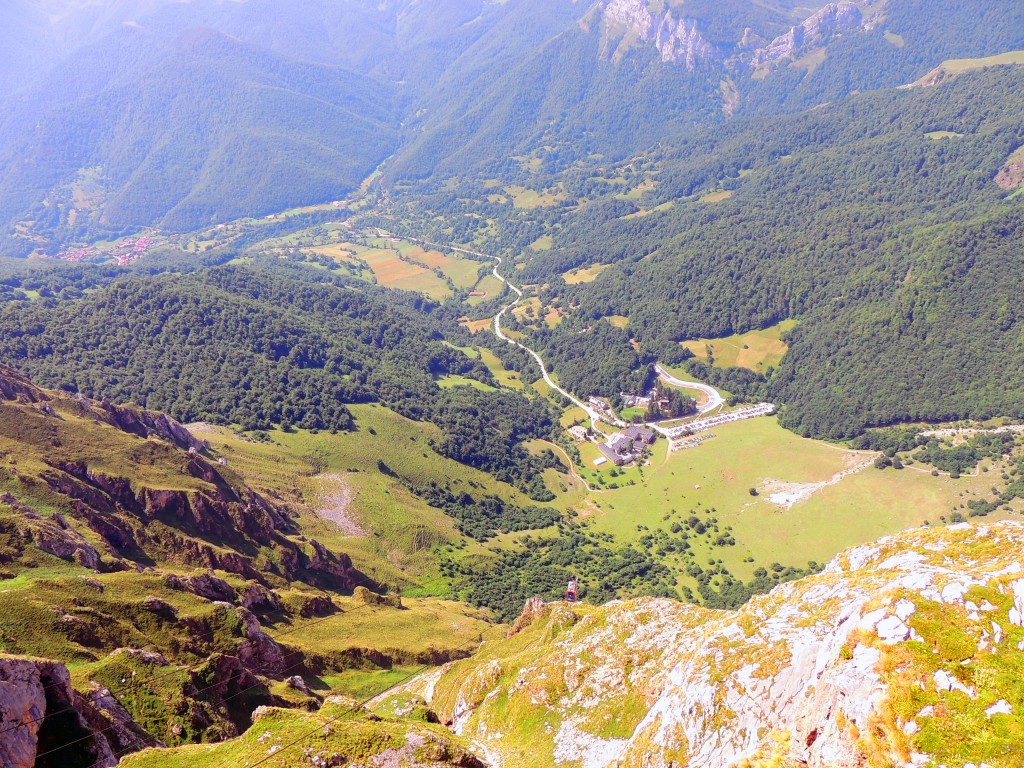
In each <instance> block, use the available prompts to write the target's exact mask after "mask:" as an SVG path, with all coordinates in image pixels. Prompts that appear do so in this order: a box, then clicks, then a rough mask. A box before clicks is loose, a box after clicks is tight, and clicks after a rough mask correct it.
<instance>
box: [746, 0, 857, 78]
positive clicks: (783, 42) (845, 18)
mask: <svg viewBox="0 0 1024 768" xmlns="http://www.w3.org/2000/svg"><path fill="white" fill-rule="evenodd" d="M863 21H864V14H863V13H862V12H861V9H860V8H859V7H858V6H856V5H854V4H853V3H838V4H837V3H829V4H828V5H826V6H825V7H824V8H822V9H821V10H820V11H818V12H817V13H815V14H813V15H812V16H809V17H808V18H806V19H804V21H802V22H801V23H800V24H797V25H796V26H795V27H793V28H792V29H791V30H789V32H787V33H786V34H784V35H780V36H779V37H776V38H775V39H774V40H772V41H771V42H770V43H769V44H768V45H766V46H764V47H763V48H759V49H757V50H755V51H754V53H753V55H752V56H751V64H752V65H753V66H755V67H759V66H763V65H765V64H771V63H773V62H776V61H781V60H782V59H786V58H791V57H793V56H795V55H797V54H798V53H799V52H800V51H802V50H804V49H808V48H811V47H820V46H822V45H826V44H827V43H828V42H829V41H830V40H832V38H834V37H836V36H837V35H840V34H842V33H843V32H847V31H849V30H852V29H856V28H857V27H859V26H860V25H861V23H862V22H863Z"/></svg>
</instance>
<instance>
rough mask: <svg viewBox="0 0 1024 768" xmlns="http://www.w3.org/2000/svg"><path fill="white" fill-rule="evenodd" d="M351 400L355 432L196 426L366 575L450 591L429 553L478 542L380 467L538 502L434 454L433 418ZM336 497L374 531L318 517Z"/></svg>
mask: <svg viewBox="0 0 1024 768" xmlns="http://www.w3.org/2000/svg"><path fill="white" fill-rule="evenodd" d="M483 354H489V353H487V352H486V351H483ZM350 407H351V410H352V413H353V415H354V416H355V419H356V422H357V424H358V427H359V429H358V431H357V432H350V433H341V434H337V435H331V434H327V433H321V434H317V435H314V434H310V433H308V432H293V433H283V432H280V431H275V432H273V433H272V435H271V437H272V440H273V442H272V443H257V442H253V441H251V440H248V439H246V438H242V437H239V436H238V435H236V434H234V433H233V432H231V431H230V430H228V429H224V428H212V427H208V426H204V427H202V428H194V431H196V432H197V433H198V434H200V435H201V436H202V437H203V438H204V439H207V440H210V442H211V443H212V444H213V445H214V446H215V447H216V448H217V449H218V450H220V451H221V452H222V453H224V455H226V456H228V457H229V461H230V465H231V466H232V467H233V468H235V470H236V471H237V472H239V474H240V475H242V476H243V477H245V478H246V480H247V482H249V483H251V484H252V485H253V486H254V487H255V488H257V489H261V490H264V491H266V492H267V493H268V495H270V496H271V497H280V498H281V499H282V500H284V501H286V502H289V503H291V504H293V505H294V508H295V509H296V511H297V512H298V514H299V516H300V517H299V522H300V525H301V526H302V529H303V530H304V531H305V532H307V533H308V534H309V535H312V536H315V537H316V538H317V539H318V540H320V541H323V542H324V543H325V544H327V545H328V546H329V547H331V548H334V549H337V550H338V551H343V552H346V553H348V554H349V555H350V556H351V557H352V559H353V561H354V562H355V563H356V565H357V567H359V568H360V569H361V570H363V571H364V572H365V573H368V574H370V575H371V576H373V577H374V578H376V579H378V580H381V581H384V582H388V583H392V584H395V585H396V586H399V587H401V588H402V589H403V591H404V592H405V593H406V594H413V595H417V594H419V595H439V594H440V595H443V594H446V593H447V584H446V582H444V580H443V579H441V578H440V576H439V575H438V572H437V564H436V560H435V555H434V551H433V550H434V549H435V548H436V547H456V548H462V549H464V550H465V552H466V554H467V555H481V554H485V552H484V550H483V547H481V546H480V545H479V544H476V543H474V542H471V541H469V540H467V539H465V538H464V537H463V536H461V534H459V532H458V531H457V530H456V529H455V526H454V524H453V522H452V520H451V519H450V518H448V517H447V516H445V515H444V513H442V512H441V511H440V510H437V509H434V508H432V507H429V506H427V505H426V504H425V503H424V502H423V501H422V500H420V499H419V498H417V497H415V496H413V495H412V494H410V493H409V492H408V491H407V490H406V489H405V488H404V487H403V486H402V485H401V483H400V482H399V481H398V480H397V479H396V478H394V477H391V476H389V475H387V474H385V473H384V472H382V471H381V470H382V466H381V464H383V465H384V466H383V468H384V469H386V470H388V471H391V472H393V473H394V474H396V475H399V476H401V477H402V478H406V479H407V480H409V481H411V482H413V483H414V484H416V485H426V484H428V483H430V482H431V481H434V482H438V483H444V482H446V481H450V482H451V485H452V486H453V488H455V489H461V490H466V491H468V492H471V493H473V494H474V495H480V494H489V493H493V494H496V495H498V496H501V497H502V498H504V499H506V500H508V501H511V502H513V503H515V504H519V505H523V506H526V505H530V504H534V503H536V502H533V501H531V500H530V499H528V498H527V497H526V496H524V495H523V494H522V493H521V492H520V491H518V490H516V489H515V488H513V487H512V486H509V485H507V484H504V483H499V482H498V481H496V480H495V479H494V478H493V477H491V476H490V475H488V474H487V473H485V472H481V471H480V470H477V469H473V468H471V467H467V466H465V465H463V464H459V463H458V462H456V461H452V460H451V459H446V458H444V457H442V456H439V455H438V454H436V453H435V452H434V451H433V450H432V449H431V448H430V446H429V445H428V441H429V440H430V439H432V438H433V439H437V438H438V437H440V433H439V432H438V430H437V429H436V428H435V427H434V426H433V425H430V424H425V423H422V422H414V421H410V420H409V419H406V418H404V417H402V416H399V415H397V414H395V413H394V412H393V411H390V410H388V409H386V408H383V407H381V406H377V405H355V406H350ZM549 474H550V475H551V477H550V479H549V485H551V486H553V487H552V490H553V491H554V492H555V493H556V494H559V496H560V498H559V499H557V500H556V501H555V502H553V503H554V504H555V505H556V506H558V507H559V508H562V509H564V508H566V506H568V504H569V503H571V502H572V500H573V496H572V495H571V494H570V495H566V494H563V493H562V492H561V490H560V487H559V485H558V484H557V481H556V480H555V477H556V475H555V473H554V471H551V472H550V473H549ZM562 477H563V478H564V476H562ZM563 482H565V481H564V480H563ZM338 496H342V497H344V498H345V499H347V503H344V504H343V506H345V507H346V515H347V516H348V517H349V518H350V519H351V520H352V521H353V522H354V523H355V524H356V525H358V526H360V527H362V528H363V529H364V531H367V532H370V535H354V536H353V535H349V534H347V533H346V532H345V531H342V530H339V529H338V527H337V526H335V525H334V524H333V523H331V522H329V521H326V520H323V519H322V518H321V517H320V516H318V515H317V513H316V510H318V509H321V510H322V509H323V508H325V507H331V506H335V507H336V506H337V502H336V501H335V502H332V501H331V500H330V499H331V498H335V499H337V497H338Z"/></svg>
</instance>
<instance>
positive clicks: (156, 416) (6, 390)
mask: <svg viewBox="0 0 1024 768" xmlns="http://www.w3.org/2000/svg"><path fill="white" fill-rule="evenodd" d="M0 399H3V400H7V401H10V402H17V403H34V404H39V405H40V409H41V410H42V411H43V412H44V413H46V414H47V415H49V416H57V412H56V410H55V409H54V407H53V404H55V403H56V402H58V401H60V400H63V401H66V402H68V403H72V402H73V403H74V405H75V410H76V411H77V412H78V413H79V414H80V415H87V416H90V417H92V418H94V419H96V420H97V421H101V422H104V423H107V424H110V425H111V426H114V427H117V428H118V429H120V430H122V431H124V432H129V433H131V434H133V435H138V436H139V437H156V438H160V439H162V440H165V441H167V442H169V443H173V444H174V445H176V446H178V447H179V448H183V449H185V450H189V449H195V450H196V451H197V452H201V451H206V450H209V447H210V446H209V443H206V442H205V441H202V440H198V439H197V438H196V437H195V436H194V435H192V433H191V432H189V431H188V430H187V429H186V428H185V427H184V426H182V425H181V424H179V423H178V422H177V421H175V420H174V419H172V418H171V417H170V416H167V415H165V414H162V413H157V412H155V411H148V410H146V409H145V408H135V407H130V406H122V405H114V404H112V403H110V402H108V401H106V400H103V401H97V400H91V399H89V398H87V397H83V396H80V395H79V396H75V397H72V396H70V395H64V394H61V393H57V392H48V391H47V390H45V389H42V388H40V387H37V386H36V385H35V384H33V383H32V382H31V381H29V379H28V378H26V377H25V376H24V375H22V374H21V373H20V372H18V371H16V370H15V369H13V368H10V367H8V366H5V365H0Z"/></svg>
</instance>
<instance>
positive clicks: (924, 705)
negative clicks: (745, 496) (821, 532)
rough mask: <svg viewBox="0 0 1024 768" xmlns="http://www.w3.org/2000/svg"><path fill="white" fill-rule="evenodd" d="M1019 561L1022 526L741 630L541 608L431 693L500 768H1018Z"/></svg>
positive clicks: (874, 564)
mask: <svg viewBox="0 0 1024 768" xmlns="http://www.w3.org/2000/svg"><path fill="white" fill-rule="evenodd" d="M1022 555H1024V524H1021V523H1019V522H1002V523H996V524H990V525H985V526H978V527H972V526H969V525H966V524H963V525H959V526H951V527H949V528H946V529H935V530H932V529H924V530H916V531H910V532H906V533H903V534H900V535H899V536H895V537H891V538H889V539H885V540H882V541H880V542H878V543H877V544H874V545H871V546H864V547H858V548H856V549H853V550H850V551H849V552H846V553H844V554H842V555H840V556H838V557H837V558H835V559H834V560H833V561H832V563H831V564H830V565H829V566H828V567H827V568H826V569H825V570H824V571H823V572H822V573H820V574H817V575H815V576H812V577H808V578H806V579H803V580H801V581H799V582H792V583H788V584H784V585H781V586H779V587H777V588H776V589H774V590H773V591H772V592H771V593H769V594H768V595H764V596H759V597H755V598H754V599H753V600H751V602H750V603H749V604H748V605H746V606H745V607H744V608H742V609H741V610H739V611H736V612H720V611H710V610H707V609H703V608H700V607H696V606H691V605H685V604H681V603H677V602H674V601H671V600H663V599H643V600H637V601H629V602H615V603H610V604H608V605H606V606H603V607H601V608H596V609H595V608H589V607H585V606H578V605H576V606H570V605H567V604H564V603H555V604H549V605H548V606H546V607H545V608H544V609H543V610H540V611H539V610H538V608H537V606H536V605H534V606H532V610H531V615H532V618H527V619H526V620H525V622H524V623H523V624H520V625H519V626H518V627H517V630H518V631H517V632H516V634H514V635H512V636H510V637H509V638H507V639H506V640H504V641H502V642H500V643H498V644H493V645H485V646H484V648H483V649H482V650H481V651H480V652H479V653H478V654H477V655H476V656H475V657H473V658H472V659H470V660H466V661H460V662H455V663H453V664H451V665H449V666H448V667H447V668H446V669H445V670H444V671H443V672H442V673H441V674H440V675H434V676H432V677H428V678H424V680H423V681H421V683H420V684H419V689H418V691H417V692H418V693H419V695H421V696H423V697H424V698H425V699H426V700H427V701H428V702H430V704H431V706H432V707H433V708H434V709H435V711H436V712H437V714H438V716H439V717H440V719H441V720H442V722H445V723H448V724H449V725H450V727H451V728H453V730H455V732H456V733H459V734H461V735H464V736H466V737H468V738H470V739H472V740H473V741H475V742H476V743H478V744H479V745H480V747H481V749H483V750H485V751H486V753H487V754H488V755H489V756H490V757H491V760H492V762H493V763H494V764H495V765H508V766H512V765H518V764H520V763H519V762H517V759H516V758H515V755H517V754H521V753H522V751H523V750H524V749H525V750H528V752H529V753H530V755H531V758H532V762H531V765H535V766H541V765H576V764H579V765H583V766H585V767H586V768H599V766H611V765H615V766H620V767H621V768H625V767H627V766H643V767H644V768H669V767H670V766H688V768H725V767H736V768H739V767H740V766H742V767H743V768H756V767H759V766H760V767H764V768H767V766H787V767H789V766H793V767H794V768H795V767H796V766H803V767H804V768H854V767H858V768H859V767H860V766H875V765H879V766H881V765H886V766H893V765H894V766H899V767H900V768H924V767H925V766H933V767H934V766H940V765H946V766H953V765H956V766H961V765H966V764H968V763H971V762H973V763H975V764H976V765H980V764H982V763H984V764H986V765H989V766H991V767H992V768H1011V766H1019V765H1020V764H1021V759H1022V750H1024V745H1022V744H1021V742H1020V739H1019V737H1018V736H1016V735H1015V734H1019V733H1020V732H1021V730H1020V729H1021V725H1022V719H1024V694H1022V692H1021V689H1020V687H1019V685H1017V684H1016V683H1015V682H1014V681H1015V680H1017V679H1019V676H1020V675H1021V674H1022V672H1024V627H1022V625H1024V567H1022V564H1021V559H1022ZM524 721H528V722H531V723H534V724H535V725H534V726H533V727H532V728H531V734H530V743H529V744H524V743H522V742H521V739H522V735H521V734H522V733H523V729H522V728H520V727H519V725H518V723H520V722H524Z"/></svg>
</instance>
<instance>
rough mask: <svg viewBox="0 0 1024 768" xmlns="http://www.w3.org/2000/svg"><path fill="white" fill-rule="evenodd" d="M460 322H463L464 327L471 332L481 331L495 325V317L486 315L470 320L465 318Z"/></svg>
mask: <svg viewBox="0 0 1024 768" xmlns="http://www.w3.org/2000/svg"><path fill="white" fill-rule="evenodd" d="M459 322H460V323H461V324H462V327H463V328H465V329H466V330H467V331H469V332H470V333H479V332H480V331H486V330H487V329H488V328H490V327H492V326H493V325H494V318H491V317H484V318H481V319H480V320H469V319H466V318H463V319H462V320H460V321H459Z"/></svg>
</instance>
